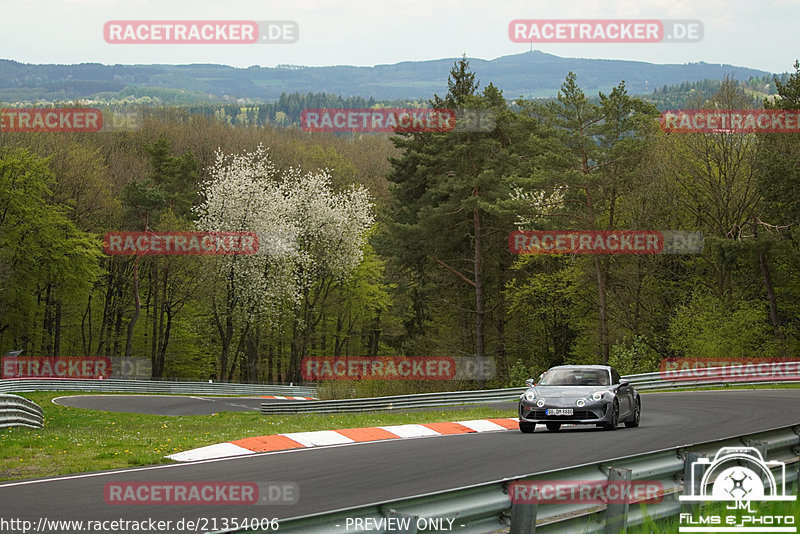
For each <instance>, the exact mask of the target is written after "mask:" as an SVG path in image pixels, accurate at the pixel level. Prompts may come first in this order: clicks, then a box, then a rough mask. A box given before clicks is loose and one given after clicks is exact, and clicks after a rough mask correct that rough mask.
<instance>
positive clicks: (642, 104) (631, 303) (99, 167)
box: [0, 59, 800, 387]
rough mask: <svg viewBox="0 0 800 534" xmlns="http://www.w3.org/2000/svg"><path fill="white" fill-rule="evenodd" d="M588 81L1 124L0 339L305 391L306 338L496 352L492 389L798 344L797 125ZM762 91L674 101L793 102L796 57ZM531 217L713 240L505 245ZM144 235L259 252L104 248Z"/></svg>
mask: <svg viewBox="0 0 800 534" xmlns="http://www.w3.org/2000/svg"><path fill="white" fill-rule="evenodd" d="M580 81H581V80H580V79H578V77H576V76H575V75H574V74H572V73H570V74H569V75H568V76H567V78H566V80H565V81H564V83H563V85H562V86H561V90H560V92H559V94H558V97H557V98H555V99H548V100H525V99H518V100H513V101H509V100H507V98H506V97H504V95H503V93H502V92H501V91H500V90H498V89H497V88H496V87H495V85H493V84H492V83H488V84H486V85H483V87H481V84H480V83H479V81H478V79H477V76H476V73H475V72H473V71H472V70H471V68H470V65H469V62H468V61H467V60H466V59H462V60H461V61H459V62H457V63H456V64H455V65H454V66H453V68H452V70H451V72H450V76H449V79H448V91H447V93H446V94H445V95H444V96H438V95H432V97H431V101H430V103H429V104H430V105H432V106H435V107H450V108H480V109H487V110H491V111H492V112H494V113H495V115H496V117H497V120H496V124H495V125H494V129H493V130H491V131H489V132H458V133H452V132H451V133H403V134H398V135H385V134H356V135H350V134H346V135H334V134H323V133H308V132H303V131H301V130H300V129H298V128H295V127H281V126H287V124H285V123H286V122H289V123H291V122H292V121H293V120H294V116H295V115H296V114H299V111H300V110H302V109H303V108H304V107H326V106H330V107H351V106H355V107H367V106H371V105H374V104H375V102H374V100H370V99H367V100H364V99H362V98H356V97H351V98H350V99H343V98H342V97H339V96H332V95H327V96H326V95H319V94H316V95H315V94H306V95H305V96H304V95H301V94H298V93H295V95H294V96H292V95H289V94H285V95H284V96H282V97H281V100H280V101H279V102H277V103H275V104H272V106H275V107H266V106H263V107H262V106H256V107H255V108H248V107H246V106H234V107H233V108H231V109H226V108H220V107H219V106H217V107H216V108H215V107H214V106H213V105H211V106H203V105H199V104H197V105H195V107H191V106H184V107H171V108H158V109H157V110H155V111H154V110H152V109H151V110H149V111H147V112H146V113H144V118H143V123H142V127H141V129H138V130H136V131H129V132H97V133H36V134H33V133H13V132H0V354H4V353H5V352H7V351H10V350H22V351H23V354H25V355H63V356H75V355H103V356H109V357H119V356H130V357H139V358H148V359H149V360H150V361H151V363H152V370H153V376H154V377H159V378H182V379H186V378H192V379H203V380H205V379H209V378H214V379H217V380H229V381H252V382H295V383H296V382H298V381H299V379H300V372H299V362H300V360H301V359H302V358H303V357H305V356H340V355H352V356H375V355H381V356H386V355H409V356H413V355H418V356H427V355H451V356H462V355H470V356H475V357H478V358H490V359H492V360H493V361H494V362H496V367H497V376H496V378H494V379H493V380H491V381H489V383H488V384H486V385H497V386H502V385H511V384H513V385H521V384H520V380H521V379H522V380H524V378H526V377H528V376H534V375H535V374H536V373H538V372H540V371H542V370H544V369H545V368H547V367H548V366H550V365H554V364H558V363H563V362H583V363H601V362H610V363H612V364H614V365H616V366H617V367H618V369H619V370H620V372H622V373H623V374H625V373H632V372H645V371H650V370H655V369H657V366H658V362H659V361H660V360H661V359H662V358H665V357H706V358H713V357H719V356H724V357H731V356H742V357H754V356H762V357H782V356H793V355H796V354H797V348H798V326H800V307H798V304H797V303H798V302H800V279H798V277H797V275H796V273H797V268H798V267H799V266H800V253H798V252H800V233H799V232H798V228H797V223H798V222H800V205H799V204H798V201H797V198H798V196H797V190H798V185H800V135H798V134H741V133H738V134H737V133H713V134H675V133H672V134H670V133H665V132H664V131H662V130H661V129H660V128H659V125H658V121H657V118H658V115H659V109H660V108H661V107H662V106H661V105H659V106H656V105H655V103H654V102H653V101H652V100H651V99H644V98H635V97H632V96H631V95H629V94H628V92H627V90H626V86H625V84H624V82H621V81H620V83H619V85H617V86H616V87H614V88H613V89H611V90H610V91H609V92H607V93H600V94H598V95H588V94H585V93H584V91H583V90H582V89H581V87H580ZM109 83H111V82H109ZM768 84H769V80H756V81H754V82H752V83H751V85H752V87H750V88H749V90H747V88H745V87H743V86H742V84H741V83H739V82H736V81H734V80H732V79H729V78H726V79H723V80H720V81H719V83H717V84H715V85H714V86H713V87H711V86H703V87H697V88H695V89H698V90H697V91H695V92H694V93H693V95H692V96H691V98H687V99H686V100H685V101H683V102H684V103H687V104H691V107H719V108H727V109H742V108H752V107H758V106H762V105H763V106H768V107H777V108H781V109H798V108H800V67H799V66H798V65H797V64H796V65H795V72H794V73H793V74H791V75H790V76H788V77H785V78H783V80H775V84H774V88H773V89H774V91H771V92H772V93H774V95H776V96H774V98H770V99H767V100H764V101H762V102H759V101H757V100H754V97H753V91H761V92H767V93H769V92H770V91H769V90H767V91H764V89H765V87H766V85H768ZM110 88H111V89H114V88H112V87H110ZM700 89H702V90H700ZM672 92H677V90H674V91H673V90H672V89H670V90H664V91H661V92H659V91H656V92H655V93H654V94H655V95H659V94H660V95H662V96H664V95H667V94H671V93H672ZM665 102H666V100H662V102H661V103H662V104H664V103H665ZM669 105H673V104H669ZM234 113H235V114H234ZM281 113H283V115H281ZM267 119H269V120H267ZM517 229H529V230H548V229H563V230H568V229H592V230H611V229H656V230H685V231H693V232H702V233H703V235H704V236H705V247H704V249H703V251H702V253H700V254H685V255H674V254H673V255H536V254H530V255H515V254H512V253H511V252H510V251H509V249H508V235H509V233H510V232H512V231H514V230H517ZM145 230H146V231H183V230H250V231H255V232H258V234H259V242H260V243H261V248H260V252H259V254H257V255H255V256H252V257H247V256H157V255H154V256H109V255H105V254H104V253H103V249H102V239H103V235H104V234H105V233H106V232H109V231H145ZM478 385H484V384H478ZM464 386H465V387H466V386H467V385H464Z"/></svg>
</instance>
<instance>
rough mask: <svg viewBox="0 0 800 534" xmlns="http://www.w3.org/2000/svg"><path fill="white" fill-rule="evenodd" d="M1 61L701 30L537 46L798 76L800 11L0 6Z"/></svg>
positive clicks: (445, 48) (380, 48)
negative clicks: (164, 29) (252, 33)
mask: <svg viewBox="0 0 800 534" xmlns="http://www.w3.org/2000/svg"><path fill="white" fill-rule="evenodd" d="M0 9H2V19H1V20H2V30H0V58H2V59H13V60H15V61H20V62H24V63H67V64H69V63H83V62H99V63H104V64H115V63H123V64H136V63H139V64H141V63H169V64H183V63H219V64H224V65H232V66H236V67H248V66H250V65H261V66H275V65H278V64H287V63H288V64H296V65H309V66H317V65H376V64H387V63H397V62H400V61H418V60H426V59H440V58H455V57H460V56H461V54H462V53H466V54H467V56H468V57H476V58H481V59H494V58H496V57H499V56H505V55H510V54H518V53H520V52H524V51H527V50H530V49H531V45H530V44H522V43H513V42H511V40H510V39H509V37H508V24H509V22H510V21H511V20H513V19H586V18H601V19H609V18H622V19H698V20H700V21H702V22H703V25H704V30H705V35H704V38H703V40H702V41H701V42H699V43H682V44H677V43H655V44H546V43H539V44H534V45H533V48H534V49H538V50H542V51H544V52H548V53H551V54H556V55H559V56H564V57H586V58H609V59H628V60H640V61H648V62H653V63H688V62H697V61H705V62H707V63H725V64H731V65H734V66H745V67H751V68H757V69H763V70H767V71H770V72H786V71H792V70H793V68H792V65H793V64H794V61H795V59H798V58H799V57H800V30H798V27H797V26H798V21H800V0H760V1H757V2H756V1H753V0H731V1H727V0H608V1H589V0H528V1H518V0H491V1H487V0H390V1H388V0H373V1H367V0H294V1H280V2H276V1H270V0H0ZM143 19H144V20H237V19H239V20H256V21H262V20H294V21H296V22H297V23H298V24H299V28H300V38H299V40H298V41H297V42H296V43H293V44H283V45H277V44H267V45H254V44H248V45H243V44H236V45H234V44H229V45H211V44H202V45H186V44H181V45H175V44H172V45H165V44H147V45H142V44H136V45H134V44H108V43H106V42H105V41H104V39H103V24H104V23H105V22H106V21H108V20H143Z"/></svg>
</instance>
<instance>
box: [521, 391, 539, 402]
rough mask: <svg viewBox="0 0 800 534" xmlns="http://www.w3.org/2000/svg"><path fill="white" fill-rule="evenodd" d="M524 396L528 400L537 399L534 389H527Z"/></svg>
mask: <svg viewBox="0 0 800 534" xmlns="http://www.w3.org/2000/svg"><path fill="white" fill-rule="evenodd" d="M522 398H523V399H524V400H526V401H528V402H533V401H534V400H535V399H536V393H534V392H533V391H526V392H525V393H524V394H523V395H522Z"/></svg>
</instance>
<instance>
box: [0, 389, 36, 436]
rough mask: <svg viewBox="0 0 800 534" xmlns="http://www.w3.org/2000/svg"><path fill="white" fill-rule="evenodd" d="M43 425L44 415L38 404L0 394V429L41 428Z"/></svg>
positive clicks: (18, 397)
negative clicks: (12, 427) (17, 427)
mask: <svg viewBox="0 0 800 534" xmlns="http://www.w3.org/2000/svg"><path fill="white" fill-rule="evenodd" d="M43 425H44V415H43V414H42V408H41V407H40V406H39V405H38V404H36V403H35V402H33V401H29V400H28V399H25V398H23V397H20V396H18V395H7V394H1V393H0V428H6V427H10V426H28V427H31V428H42V426H43Z"/></svg>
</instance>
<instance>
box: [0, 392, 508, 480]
mask: <svg viewBox="0 0 800 534" xmlns="http://www.w3.org/2000/svg"><path fill="white" fill-rule="evenodd" d="M70 394H75V393H74V392H63V391H62V392H54V391H48V392H43V391H42V392H34V393H23V394H20V396H22V397H25V398H27V399H30V400H32V401H34V402H35V403H37V404H38V405H39V406H41V407H42V410H43V411H44V428H41V429H33V428H26V427H13V428H5V429H0V480H9V479H19V478H34V477H45V476H54V475H63V474H67V473H80V472H85V471H98V470H103V469H117V468H124V467H131V466H141V465H154V464H163V463H170V462H171V460H168V459H166V458H164V456H165V455H167V454H172V453H175V452H179V451H185V450H188V449H194V448H196V447H202V446H204V445H212V444H214V443H220V442H225V441H232V440H236V439H242V438H248V437H255V436H265V435H270V434H282V433H285V432H305V431H313V430H336V429H340V428H361V427H368V426H384V425H402V424H408V423H434V422H443V421H466V420H469V419H485V418H499V417H516V413H514V410H493V409H489V408H475V409H461V410H445V409H442V410H437V411H422V412H401V413H398V412H377V413H361V414H333V415H322V414H308V415H270V416H264V415H261V414H259V413H257V412H220V413H218V414H215V415H186V416H177V417H176V416H164V415H142V414H129V413H114V412H105V411H99V410H86V409H83V408H70V407H66V406H59V405H56V404H53V403H52V402H51V401H52V399H54V398H55V397H60V396H62V395H70Z"/></svg>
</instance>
